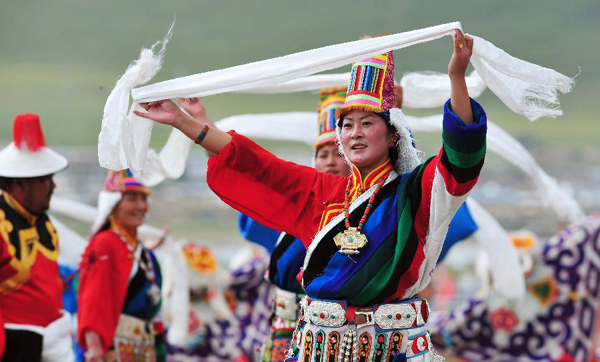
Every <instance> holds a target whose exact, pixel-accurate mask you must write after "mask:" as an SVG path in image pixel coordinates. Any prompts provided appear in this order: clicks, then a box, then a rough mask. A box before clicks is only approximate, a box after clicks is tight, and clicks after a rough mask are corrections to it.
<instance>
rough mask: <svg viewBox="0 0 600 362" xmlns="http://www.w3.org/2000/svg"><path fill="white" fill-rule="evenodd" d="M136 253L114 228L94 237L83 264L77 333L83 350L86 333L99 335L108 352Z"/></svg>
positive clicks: (81, 265)
mask: <svg viewBox="0 0 600 362" xmlns="http://www.w3.org/2000/svg"><path fill="white" fill-rule="evenodd" d="M132 261H133V255H132V254H131V252H130V251H129V250H127V248H126V247H125V245H123V244H122V242H121V240H120V239H119V237H118V236H117V235H116V234H114V233H113V232H112V231H104V232H102V233H99V234H97V235H96V236H94V237H93V238H92V240H91V241H90V243H89V244H88V246H87V248H86V250H85V252H84V254H83V257H82V260H81V264H80V268H81V276H80V279H79V293H78V296H77V297H78V300H77V303H78V305H79V312H78V313H77V336H78V340H79V344H80V345H81V346H82V348H83V349H84V350H87V346H86V345H85V338H84V334H85V332H86V331H93V332H96V333H98V334H99V335H100V338H101V340H102V346H103V348H104V351H105V353H106V352H107V350H108V347H110V346H111V345H112V343H113V339H114V334H115V330H116V328H117V324H118V323H119V316H120V315H121V311H122V310H123V303H125V296H126V293H127V285H128V281H129V273H130V271H131V266H132Z"/></svg>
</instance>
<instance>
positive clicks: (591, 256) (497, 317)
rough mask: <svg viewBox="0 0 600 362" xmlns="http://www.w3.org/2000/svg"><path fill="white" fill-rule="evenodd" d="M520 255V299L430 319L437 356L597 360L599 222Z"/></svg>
mask: <svg viewBox="0 0 600 362" xmlns="http://www.w3.org/2000/svg"><path fill="white" fill-rule="evenodd" d="M520 251H521V252H523V250H520ZM526 254H527V255H528V256H529V261H530V262H532V263H531V264H529V265H530V270H529V271H528V272H526V274H525V276H526V284H527V292H526V295H525V297H524V298H523V299H522V300H520V301H512V302H511V301H507V300H503V299H502V298H501V297H500V296H499V295H497V294H494V292H489V293H487V294H486V295H484V296H474V297H472V298H470V299H469V300H467V301H466V302H465V303H464V304H463V305H462V306H460V307H458V308H456V309H454V310H452V311H450V312H449V313H440V314H437V315H436V317H435V318H432V319H431V320H430V322H429V324H428V327H429V330H430V332H431V337H432V340H433V342H434V345H435V346H436V348H437V349H438V350H439V351H440V353H442V354H443V355H445V356H447V357H450V358H449V359H452V357H451V356H454V358H456V359H458V360H461V361H496V362H509V361H510V362H515V361H518V362H521V361H548V362H550V361H553V362H557V361H560V362H592V361H597V359H596V358H597V357H596V356H595V351H596V350H597V348H598V345H597V340H598V326H599V324H598V322H599V321H600V319H599V318H598V304H599V301H600V299H599V294H600V215H596V216H590V217H588V218H587V219H585V220H584V221H582V222H580V223H578V224H575V225H572V226H570V227H568V228H567V229H565V230H564V231H563V232H561V233H560V234H558V235H555V236H554V237H552V238H551V239H549V240H548V241H547V243H545V244H542V243H537V245H530V246H529V249H528V250H527V252H526ZM522 256H523V254H522Z"/></svg>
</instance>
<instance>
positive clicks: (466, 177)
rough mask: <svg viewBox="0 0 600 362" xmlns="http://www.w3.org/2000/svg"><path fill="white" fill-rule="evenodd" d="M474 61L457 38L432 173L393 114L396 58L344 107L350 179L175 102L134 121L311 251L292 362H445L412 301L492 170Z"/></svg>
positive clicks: (369, 71) (362, 73) (421, 306)
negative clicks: (164, 129)
mask: <svg viewBox="0 0 600 362" xmlns="http://www.w3.org/2000/svg"><path fill="white" fill-rule="evenodd" d="M472 49H473V40H472V39H471V38H470V37H468V36H464V35H463V34H462V33H460V32H458V31H457V32H456V34H455V36H454V53H453V55H452V58H451V60H450V63H449V65H448V75H449V76H450V79H451V99H450V100H449V101H448V102H447V103H446V105H445V107H444V120H443V122H444V130H443V147H442V149H441V150H440V153H439V154H438V155H437V156H435V157H432V158H430V159H429V160H427V161H426V162H424V163H420V161H419V159H418V157H417V152H416V150H415V148H414V147H413V145H412V139H411V136H410V131H409V129H408V127H407V126H406V123H405V120H404V118H403V115H402V112H401V111H400V110H399V109H398V108H397V105H396V97H395V95H394V84H393V69H394V61H393V56H392V53H386V54H381V55H378V56H374V57H372V58H370V59H367V60H365V61H362V62H358V63H356V64H354V66H353V69H352V75H351V78H350V84H349V86H348V92H347V96H346V100H345V103H344V107H342V108H340V109H339V110H338V111H337V112H336V115H337V116H338V117H339V119H338V120H337V128H336V131H337V139H338V142H339V144H340V150H341V151H342V153H343V154H344V156H345V157H346V159H347V161H348V162H349V163H350V164H351V167H352V174H351V176H350V177H341V176H336V175H330V174H324V173H319V172H317V171H316V170H314V169H312V168H309V167H305V166H300V165H296V164H294V163H291V162H286V161H283V160H280V159H278V158H276V157H275V156H273V155H272V154H270V153H269V152H267V151H265V150H264V149H262V148H260V147H259V146H257V145H256V144H255V143H253V142H252V141H250V140H248V139H247V138H245V137H243V136H240V135H238V134H236V133H235V132H230V133H224V132H221V131H219V130H217V129H213V128H210V127H209V126H208V125H207V124H206V123H203V122H199V121H196V120H194V119H192V118H191V117H189V116H186V115H185V114H183V113H182V112H181V111H180V110H179V108H178V107H177V106H175V104H174V103H172V102H171V101H169V100H164V101H158V102H152V103H145V104H142V107H144V108H145V109H146V111H147V113H144V112H136V114H138V115H139V116H142V117H146V118H150V119H152V120H154V121H157V122H160V123H165V124H169V125H172V126H173V127H176V128H178V129H179V130H181V131H182V132H183V133H185V134H186V135H188V137H190V138H192V139H195V140H196V142H197V143H199V144H200V145H201V146H202V147H204V148H206V149H207V150H208V151H210V152H212V153H214V154H215V156H213V157H211V158H210V160H209V168H208V182H209V186H210V187H211V189H212V190H213V191H214V192H215V193H216V194H217V195H218V196H219V197H220V198H221V199H222V200H223V201H225V202H226V203H227V204H229V205H231V206H232V207H234V208H235V209H237V210H239V211H242V212H244V213H245V214H247V215H249V216H250V217H252V218H253V219H255V220H257V221H259V222H260V223H261V224H263V225H266V226H269V227H272V228H275V229H277V230H282V231H285V232H287V233H289V234H292V235H295V236H297V237H299V238H300V240H302V242H303V243H304V245H305V246H306V248H307V255H306V258H305V261H304V265H303V270H302V272H301V277H302V286H303V288H304V290H305V292H306V294H307V297H306V299H305V300H304V301H303V306H302V309H303V317H302V319H301V323H299V325H298V330H297V333H296V337H295V340H294V344H295V346H294V348H292V349H291V351H290V352H291V353H290V354H289V359H290V360H299V361H307V362H308V361H324V360H327V361H338V360H339V361H350V360H358V361H394V360H403V359H404V358H406V359H412V360H413V361H431V360H434V359H435V360H441V359H442V357H441V356H438V355H436V354H435V352H434V351H433V348H432V346H431V343H430V340H429V335H428V333H427V330H426V328H425V323H426V322H427V318H428V306H427V302H426V301H425V300H423V299H421V298H418V297H415V296H416V295H417V293H419V292H420V291H421V290H423V289H424V288H425V287H426V286H427V284H428V283H429V281H430V280H431V275H432V273H433V270H434V267H435V264H436V261H437V258H438V256H439V253H440V251H441V249H442V244H443V241H444V238H445V235H446V232H447V229H448V224H449V223H450V220H451V219H452V216H453V215H454V213H455V212H456V210H457V209H458V207H459V206H460V205H461V204H462V203H463V201H464V200H465V198H466V197H467V195H468V193H469V192H470V190H471V189H472V188H473V186H474V185H475V183H476V181H477V179H478V176H479V172H480V170H481V167H482V166H483V160H484V155H485V134H486V116H485V113H484V111H483V108H482V107H481V106H480V105H479V104H478V103H477V102H475V101H473V100H471V99H470V98H469V95H468V91H467V87H466V83H465V71H466V69H467V66H468V64H469V59H470V57H471V54H472ZM284 121H285V120H282V122H284Z"/></svg>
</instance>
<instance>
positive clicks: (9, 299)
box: [0, 193, 63, 356]
mask: <svg viewBox="0 0 600 362" xmlns="http://www.w3.org/2000/svg"><path fill="white" fill-rule="evenodd" d="M57 258H58V234H57V233H56V230H55V229H54V226H53V225H52V223H51V222H50V220H49V219H48V216H46V215H42V216H40V217H36V216H33V215H31V214H30V213H29V212H27V210H25V209H24V208H23V207H22V206H21V205H19V204H18V202H17V201H16V200H14V199H13V198H11V197H10V196H9V195H8V194H7V193H3V194H2V196H0V356H2V354H3V352H4V348H3V347H4V327H3V326H4V323H13V324H26V325H33V326H40V327H46V326H48V324H50V323H51V322H53V321H55V320H57V319H58V318H60V317H61V314H60V310H61V309H62V307H63V305H62V281H61V279H60V275H59V270H58V263H57Z"/></svg>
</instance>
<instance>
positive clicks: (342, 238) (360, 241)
mask: <svg viewBox="0 0 600 362" xmlns="http://www.w3.org/2000/svg"><path fill="white" fill-rule="evenodd" d="M388 176H389V173H387V174H386V175H385V176H383V177H382V178H381V180H379V182H377V184H376V185H375V190H373V195H371V197H370V198H369V202H368V203H367V208H366V209H365V212H364V213H363V215H362V217H361V218H360V221H359V223H358V227H352V226H350V211H349V209H350V189H351V188H352V178H350V179H349V180H348V185H347V186H346V192H345V194H344V224H345V226H346V230H344V231H343V232H341V233H338V234H337V235H336V236H335V237H334V238H333V240H334V242H335V245H336V246H337V247H338V248H339V249H340V253H342V254H345V255H355V254H358V253H359V249H361V248H362V247H364V246H365V245H366V244H367V242H368V240H367V237H366V236H365V235H364V234H363V233H361V231H362V227H363V225H364V224H365V222H366V221H367V217H368V216H369V213H370V212H371V208H372V207H373V202H374V201H375V198H376V197H377V194H378V193H379V190H381V188H382V187H383V185H384V184H385V181H386V180H387V178H388Z"/></svg>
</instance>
